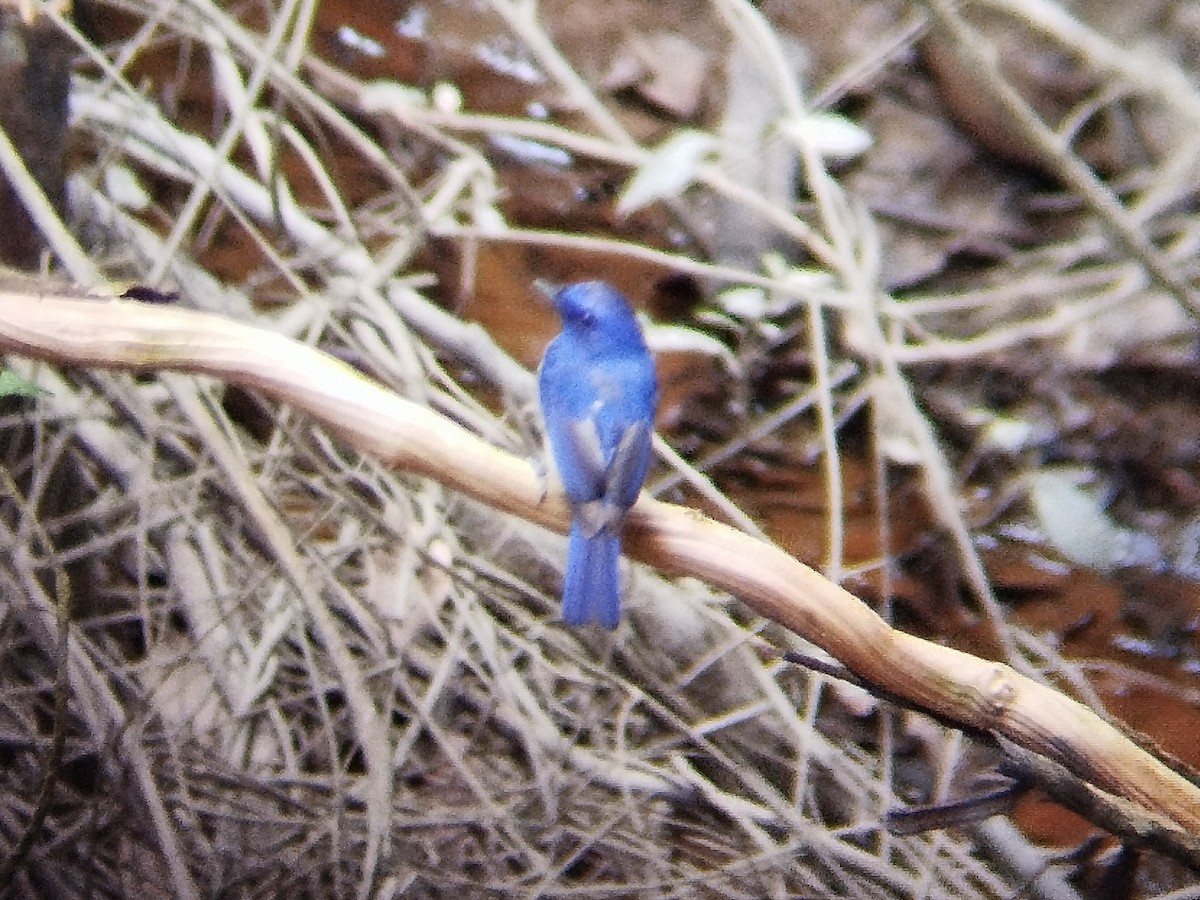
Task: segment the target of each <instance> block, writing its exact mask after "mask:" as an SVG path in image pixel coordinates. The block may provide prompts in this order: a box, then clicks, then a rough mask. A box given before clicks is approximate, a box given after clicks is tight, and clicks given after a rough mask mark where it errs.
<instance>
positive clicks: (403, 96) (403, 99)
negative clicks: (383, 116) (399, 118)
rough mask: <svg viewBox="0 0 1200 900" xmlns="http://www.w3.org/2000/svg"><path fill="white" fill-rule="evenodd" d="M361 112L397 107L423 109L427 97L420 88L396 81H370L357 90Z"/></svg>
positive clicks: (426, 105) (387, 109) (383, 110)
mask: <svg viewBox="0 0 1200 900" xmlns="http://www.w3.org/2000/svg"><path fill="white" fill-rule="evenodd" d="M358 102H359V105H360V106H361V107H362V110H363V112H366V113H379V112H389V111H392V110H397V109H425V108H426V107H428V106H429V98H428V97H426V95H425V92H424V91H423V90H421V89H420V88H416V87H413V86H412V85H408V84H401V83H400V82H398V81H387V80H380V81H372V82H370V83H368V84H365V85H363V87H362V89H361V90H360V91H359V92H358Z"/></svg>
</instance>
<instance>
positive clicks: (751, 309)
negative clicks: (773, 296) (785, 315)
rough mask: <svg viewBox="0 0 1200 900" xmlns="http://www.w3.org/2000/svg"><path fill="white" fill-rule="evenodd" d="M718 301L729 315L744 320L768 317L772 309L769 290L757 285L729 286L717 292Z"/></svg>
mask: <svg viewBox="0 0 1200 900" xmlns="http://www.w3.org/2000/svg"><path fill="white" fill-rule="evenodd" d="M716 302H717V305H718V306H720V307H721V308H722V309H723V310H725V312H727V313H729V315H731V316H733V317H734V318H735V319H740V320H742V321H743V322H759V321H761V320H763V319H765V318H766V317H767V311H768V310H769V309H770V304H769V303H768V302H767V292H766V291H764V290H763V289H762V288H756V287H733V288H729V289H728V290H725V291H721V292H720V293H719V294H717V297H716Z"/></svg>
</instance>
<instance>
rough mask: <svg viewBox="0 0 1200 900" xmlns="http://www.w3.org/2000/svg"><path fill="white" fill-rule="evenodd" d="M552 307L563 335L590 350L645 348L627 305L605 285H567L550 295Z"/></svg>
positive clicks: (619, 295) (636, 323)
mask: <svg viewBox="0 0 1200 900" xmlns="http://www.w3.org/2000/svg"><path fill="white" fill-rule="evenodd" d="M554 305H555V307H556V308H557V309H558V312H559V315H561V316H562V320H563V331H564V332H566V333H570V334H573V335H574V336H575V337H577V338H580V339H582V340H584V341H586V342H587V343H588V344H590V345H592V346H596V347H611V348H621V347H628V348H629V349H631V350H634V349H641V348H644V347H645V341H644V340H643V338H642V329H641V327H640V326H639V325H638V321H637V317H636V316H634V314H633V310H632V309H630V307H629V301H628V300H626V299H625V297H624V295H623V294H621V292H620V291H618V290H617V289H616V288H614V287H613V286H612V285H610V284H608V283H606V282H603V281H580V282H577V283H575V284H569V285H567V286H566V287H564V288H561V289H560V290H559V291H558V292H557V293H556V294H555V295H554Z"/></svg>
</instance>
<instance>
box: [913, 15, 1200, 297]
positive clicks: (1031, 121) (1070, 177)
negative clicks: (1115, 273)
mask: <svg viewBox="0 0 1200 900" xmlns="http://www.w3.org/2000/svg"><path fill="white" fill-rule="evenodd" d="M925 5H926V6H927V7H928V9H929V11H930V13H931V14H932V18H933V22H932V24H933V27H934V28H935V29H936V30H937V31H938V32H940V33H941V34H942V36H943V37H944V38H945V40H946V47H947V49H948V50H949V51H950V52H951V53H952V54H953V55H954V56H955V57H957V59H958V61H959V63H960V64H962V66H963V67H964V68H965V69H966V70H967V71H969V72H971V73H972V75H973V76H974V79H975V83H976V86H977V87H978V88H979V89H980V90H982V91H983V92H984V93H985V94H986V95H987V96H988V97H989V99H991V100H992V101H993V102H994V103H996V104H997V105H998V106H999V107H1000V108H1001V109H1002V110H1003V111H1004V114H1005V116H1006V117H1007V118H1008V120H1009V124H1011V125H1012V127H1013V128H1014V129H1016V131H1017V134H1019V135H1020V136H1021V137H1023V138H1024V139H1025V140H1026V142H1028V144H1029V145H1030V146H1031V147H1032V148H1033V149H1034V150H1035V151H1036V152H1037V153H1038V155H1039V156H1041V158H1042V160H1043V161H1044V162H1045V163H1046V165H1047V166H1048V167H1049V168H1050V170H1051V171H1052V172H1053V173H1054V174H1055V175H1057V176H1058V177H1059V178H1060V179H1062V181H1063V183H1064V184H1066V185H1067V187H1069V188H1070V189H1071V190H1073V191H1075V193H1077V194H1078V195H1079V196H1080V197H1082V198H1083V199H1084V200H1085V201H1086V202H1087V204H1088V205H1089V206H1090V207H1091V208H1092V210H1093V211H1094V212H1095V213H1096V215H1097V216H1099V218H1100V221H1101V222H1102V223H1103V224H1104V227H1105V228H1107V229H1108V231H1109V232H1110V233H1111V234H1112V236H1113V237H1114V238H1116V239H1117V241H1119V242H1120V243H1121V244H1123V245H1124V247H1125V250H1126V252H1128V253H1129V255H1130V256H1132V257H1133V258H1134V259H1136V260H1137V261H1138V262H1139V263H1141V265H1142V267H1143V268H1144V269H1145V270H1146V272H1147V274H1149V276H1150V278H1151V280H1152V281H1153V282H1154V283H1155V284H1156V285H1158V287H1159V288H1161V289H1162V290H1164V291H1166V292H1167V293H1168V294H1170V295H1171V296H1172V297H1174V298H1175V299H1176V300H1177V301H1178V302H1179V305H1180V306H1182V307H1183V309H1184V311H1185V312H1186V313H1187V314H1188V315H1190V316H1191V317H1192V318H1193V319H1196V320H1198V321H1200V297H1197V295H1196V293H1195V291H1193V290H1192V288H1191V286H1190V285H1189V284H1187V282H1185V281H1183V280H1181V279H1180V278H1179V277H1178V276H1177V275H1176V273H1175V272H1174V271H1173V270H1172V267H1171V264H1170V263H1169V262H1168V261H1167V259H1166V258H1165V257H1164V256H1163V255H1162V254H1161V253H1160V252H1159V251H1158V248H1157V247H1155V246H1154V244H1153V243H1152V242H1151V240H1150V238H1149V237H1147V236H1146V233H1145V232H1144V231H1143V230H1142V229H1141V228H1139V227H1138V223H1137V222H1136V221H1135V220H1134V219H1133V217H1132V216H1130V214H1129V212H1128V211H1127V210H1126V209H1125V207H1123V206H1122V205H1121V204H1120V202H1119V201H1118V200H1117V198H1116V197H1115V196H1113V193H1112V191H1110V190H1109V189H1108V188H1107V187H1106V186H1105V185H1104V183H1103V182H1101V181H1100V179H1098V178H1097V177H1096V175H1095V173H1093V172H1092V170H1091V169H1089V168H1088V167H1087V165H1086V164H1085V163H1084V162H1083V161H1082V160H1081V159H1080V158H1079V157H1078V156H1076V155H1075V154H1073V153H1072V152H1071V151H1070V149H1069V147H1068V146H1067V144H1066V142H1064V140H1063V139H1062V138H1061V137H1060V136H1059V135H1057V134H1056V133H1055V132H1054V131H1052V130H1051V129H1050V128H1048V127H1047V126H1046V124H1045V123H1044V122H1043V121H1042V120H1041V118H1040V117H1039V116H1038V114H1037V113H1036V112H1034V111H1033V109H1032V108H1031V107H1030V106H1029V104H1028V103H1026V102H1025V99H1024V98H1023V97H1022V96H1021V95H1020V94H1019V93H1018V92H1017V91H1016V90H1015V89H1014V88H1013V87H1012V85H1010V84H1009V83H1008V82H1007V81H1006V80H1005V78H1004V75H1003V74H1002V73H1001V71H1000V66H999V64H998V63H997V61H996V56H995V54H994V53H992V52H989V51H990V47H989V46H988V45H987V44H986V43H984V41H983V39H982V38H981V37H980V36H979V35H978V33H977V32H976V31H975V30H974V29H973V28H971V26H970V25H968V24H967V23H966V21H965V20H964V19H963V18H962V16H960V15H959V14H958V12H957V10H956V8H955V3H954V0H925Z"/></svg>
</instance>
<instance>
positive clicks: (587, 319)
mask: <svg viewBox="0 0 1200 900" xmlns="http://www.w3.org/2000/svg"><path fill="white" fill-rule="evenodd" d="M579 324H580V325H582V326H583V327H584V328H592V327H594V326H595V324H596V314H595V313H594V312H592V311H591V310H587V309H585V310H584V311H583V312H581V313H580V314H579Z"/></svg>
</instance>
